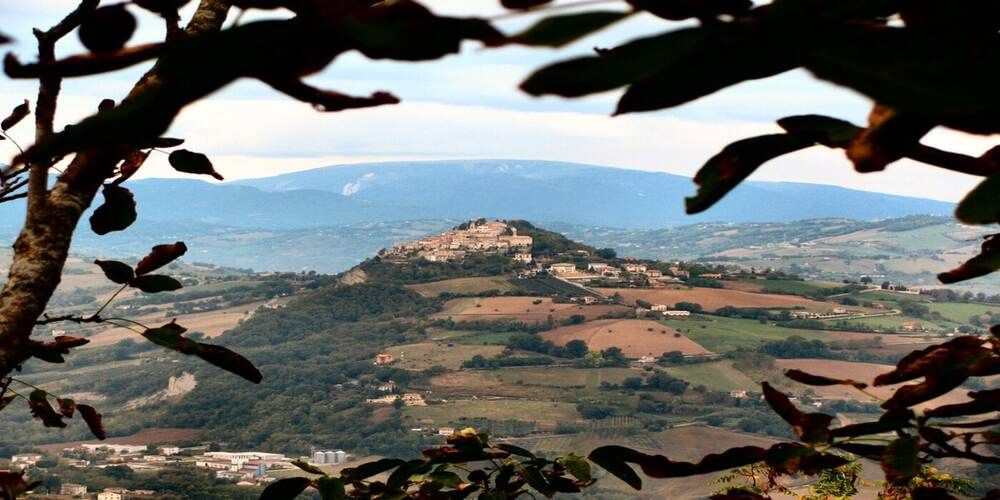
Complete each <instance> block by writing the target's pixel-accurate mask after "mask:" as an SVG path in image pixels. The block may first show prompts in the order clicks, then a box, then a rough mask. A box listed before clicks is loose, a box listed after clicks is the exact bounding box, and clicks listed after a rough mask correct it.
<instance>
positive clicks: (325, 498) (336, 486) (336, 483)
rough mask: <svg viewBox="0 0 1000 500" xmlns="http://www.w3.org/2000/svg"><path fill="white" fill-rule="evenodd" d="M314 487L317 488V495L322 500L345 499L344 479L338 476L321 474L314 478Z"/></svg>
mask: <svg viewBox="0 0 1000 500" xmlns="http://www.w3.org/2000/svg"><path fill="white" fill-rule="evenodd" d="M315 483H316V484H315V485H314V486H315V487H316V489H317V490H319V497H320V498H321V499H322V500H346V499H347V491H346V489H345V488H344V480H343V479H340V478H339V477H330V476H323V477H319V478H316V481H315Z"/></svg>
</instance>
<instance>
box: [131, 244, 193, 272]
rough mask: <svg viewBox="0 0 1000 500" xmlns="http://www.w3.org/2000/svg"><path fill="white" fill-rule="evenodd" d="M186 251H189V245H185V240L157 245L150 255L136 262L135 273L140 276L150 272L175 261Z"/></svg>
mask: <svg viewBox="0 0 1000 500" xmlns="http://www.w3.org/2000/svg"><path fill="white" fill-rule="evenodd" d="M185 253H187V245H185V244H184V242H183V241H178V242H176V243H171V244H165V245H156V246H154V247H153V249H152V250H151V251H150V252H149V254H148V255H146V256H145V257H143V258H142V259H141V260H140V261H139V263H138V264H136V266H135V274H136V275H138V276H142V275H143V274H148V273H150V272H152V271H155V270H157V269H159V268H161V267H163V266H165V265H167V264H169V263H171V262H173V261H174V260H175V259H177V258H179V257H180V256H182V255H184V254H185Z"/></svg>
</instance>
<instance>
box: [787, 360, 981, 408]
mask: <svg viewBox="0 0 1000 500" xmlns="http://www.w3.org/2000/svg"><path fill="white" fill-rule="evenodd" d="M775 363H776V364H777V365H778V366H779V367H781V368H782V369H784V370H787V369H792V368H796V369H799V370H803V371H805V372H808V373H812V374H814V375H821V376H826V377H837V378H844V377H845V376H849V377H850V378H852V379H854V380H858V381H860V382H866V383H871V381H872V379H874V378H875V377H876V376H878V375H880V374H882V373H885V372H888V371H890V370H892V368H893V367H892V366H891V365H880V364H875V363H856V362H852V361H837V360H832V359H779V360H776V361H775ZM845 374H849V375H845ZM900 385H903V384H894V385H888V386H880V387H868V389H866V390H867V391H868V392H870V393H872V394H874V395H875V396H877V397H879V398H881V399H888V398H889V397H890V396H891V395H892V393H893V392H894V391H895V390H896V388H898V387H899V386H900ZM796 386H797V387H800V388H801V389H800V391H804V390H805V388H806V387H807V386H804V385H801V384H797V385H796ZM810 388H811V389H812V390H813V391H815V392H816V394H818V395H820V396H821V397H826V398H836V399H844V398H850V399H855V400H858V401H865V402H871V399H870V398H868V397H866V396H865V395H864V394H861V393H860V392H858V391H857V390H855V389H854V388H851V387H847V386H841V385H837V386H810ZM968 399H969V398H968V397H967V396H966V391H961V390H958V391H952V392H950V393H948V394H945V395H944V396H941V397H939V398H936V399H932V400H930V401H928V402H926V403H922V404H919V405H917V406H916V407H917V408H933V407H935V406H939V405H942V404H953V403H961V402H964V401H968Z"/></svg>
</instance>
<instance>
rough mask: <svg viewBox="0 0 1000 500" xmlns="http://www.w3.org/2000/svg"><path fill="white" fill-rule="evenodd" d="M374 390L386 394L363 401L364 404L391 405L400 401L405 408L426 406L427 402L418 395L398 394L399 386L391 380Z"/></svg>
mask: <svg viewBox="0 0 1000 500" xmlns="http://www.w3.org/2000/svg"><path fill="white" fill-rule="evenodd" d="M375 389H377V390H378V391H379V392H382V393H386V394H385V395H384V396H379V397H377V398H368V399H366V400H365V402H366V403H368V404H372V405H391V404H393V403H395V402H396V401H402V403H403V404H404V405H406V406H427V401H426V400H424V397H423V395H421V394H419V393H416V392H407V393H404V394H399V386H398V385H396V382H394V381H392V380H390V381H388V382H384V383H382V384H379V385H378V386H377V387H376V388H375Z"/></svg>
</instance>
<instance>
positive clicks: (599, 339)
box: [542, 319, 710, 358]
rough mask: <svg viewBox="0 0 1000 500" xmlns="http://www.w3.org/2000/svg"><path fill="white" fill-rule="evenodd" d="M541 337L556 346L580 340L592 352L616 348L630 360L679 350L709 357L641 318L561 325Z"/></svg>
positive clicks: (688, 341)
mask: <svg viewBox="0 0 1000 500" xmlns="http://www.w3.org/2000/svg"><path fill="white" fill-rule="evenodd" d="M542 338H544V339H545V340H550V341H552V342H553V343H554V344H556V345H565V344H566V343H567V342H569V341H571V340H582V341H584V342H586V343H587V346H588V347H590V349H591V350H595V351H596V350H603V349H607V348H609V347H618V348H620V349H621V350H622V352H623V353H625V355H626V356H628V357H632V358H638V357H641V356H659V355H661V354H663V353H665V352H670V351H680V352H682V353H684V355H686V356H696V355H705V354H710V352H709V351H708V350H707V349H705V348H704V347H702V346H701V345H699V344H698V343H697V342H695V341H693V340H691V339H689V338H687V337H685V336H683V335H681V334H680V333H679V332H677V330H674V329H673V328H670V327H668V326H666V325H662V324H660V323H657V322H656V321H650V320H640V319H624V320H616V319H606V320H598V321H591V322H588V323H584V324H580V325H570V326H563V327H559V328H556V329H554V330H551V331H548V332H545V333H543V334H542Z"/></svg>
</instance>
